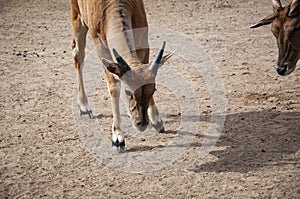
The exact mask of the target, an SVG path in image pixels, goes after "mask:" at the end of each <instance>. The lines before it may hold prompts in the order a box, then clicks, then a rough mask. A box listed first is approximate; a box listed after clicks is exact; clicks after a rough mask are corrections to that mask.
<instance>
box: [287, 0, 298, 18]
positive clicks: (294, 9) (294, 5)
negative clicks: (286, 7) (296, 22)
mask: <svg viewBox="0 0 300 199" xmlns="http://www.w3.org/2000/svg"><path fill="white" fill-rule="evenodd" d="M299 6H300V0H293V1H292V3H291V8H290V11H289V15H288V16H293V15H296V14H298V13H299Z"/></svg>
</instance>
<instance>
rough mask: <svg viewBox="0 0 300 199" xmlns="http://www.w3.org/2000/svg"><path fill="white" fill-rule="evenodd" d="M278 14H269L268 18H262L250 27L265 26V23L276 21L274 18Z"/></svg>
mask: <svg viewBox="0 0 300 199" xmlns="http://www.w3.org/2000/svg"><path fill="white" fill-rule="evenodd" d="M276 16H277V15H276V14H275V13H273V14H271V15H269V16H267V17H266V18H264V19H262V20H260V21H259V22H257V23H256V24H253V25H252V26H250V28H258V27H260V26H265V25H268V24H271V23H272V22H273V21H274V19H275V18H276Z"/></svg>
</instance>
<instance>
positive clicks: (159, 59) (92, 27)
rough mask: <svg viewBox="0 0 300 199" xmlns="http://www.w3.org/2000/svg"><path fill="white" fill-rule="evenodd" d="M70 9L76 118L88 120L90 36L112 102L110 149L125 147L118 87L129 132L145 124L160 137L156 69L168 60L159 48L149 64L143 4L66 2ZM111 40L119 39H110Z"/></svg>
mask: <svg viewBox="0 0 300 199" xmlns="http://www.w3.org/2000/svg"><path fill="white" fill-rule="evenodd" d="M70 5H71V20H72V30H73V43H72V49H73V55H72V56H73V62H74V65H75V69H76V74H77V79H78V105H79V108H80V112H81V114H88V115H89V116H90V117H91V114H92V112H91V110H90V108H89V106H88V99H87V96H86V93H85V89H84V83H83V76H82V68H83V61H84V57H85V52H84V50H85V45H86V34H87V32H88V31H89V32H90V34H91V37H92V39H93V43H94V45H95V46H96V47H97V53H98V56H99V58H100V59H101V61H102V63H103V65H104V69H105V74H106V80H107V84H108V90H109V93H110V96H111V101H112V112H113V124H112V145H113V148H114V149H117V151H118V152H122V151H123V150H124V147H125V140H124V132H123V131H122V129H121V117H120V110H119V99H120V92H123V91H121V82H122V83H123V84H124V85H125V86H124V87H125V89H124V92H125V96H127V101H128V109H129V115H130V118H131V121H132V124H133V126H134V127H135V128H136V129H138V130H139V131H144V130H145V129H146V128H147V126H148V124H149V123H150V124H151V125H152V126H153V127H154V128H155V129H156V131H158V132H163V131H164V126H163V121H162V119H161V117H160V116H159V112H158V109H157V107H156V105H155V102H154V99H153V94H154V92H155V77H156V74H157V71H158V68H159V67H160V66H161V65H162V64H163V63H164V62H165V61H166V60H168V59H169V58H170V57H171V56H172V53H170V54H168V55H165V56H163V52H164V48H165V42H164V44H163V46H162V48H161V49H160V50H159V52H158V54H157V55H156V57H155V58H154V60H153V62H152V63H151V64H148V63H149V45H148V23H147V19H146V13H145V8H144V4H143V1H142V0H70ZM135 29H140V30H139V31H138V33H135V32H134V31H133V30H135ZM115 35H118V37H116V38H114V36H115ZM141 47H142V48H141ZM120 52H121V53H120ZM122 52H123V54H122ZM119 53H120V54H122V56H121V55H120V54H119ZM149 120H150V121H149Z"/></svg>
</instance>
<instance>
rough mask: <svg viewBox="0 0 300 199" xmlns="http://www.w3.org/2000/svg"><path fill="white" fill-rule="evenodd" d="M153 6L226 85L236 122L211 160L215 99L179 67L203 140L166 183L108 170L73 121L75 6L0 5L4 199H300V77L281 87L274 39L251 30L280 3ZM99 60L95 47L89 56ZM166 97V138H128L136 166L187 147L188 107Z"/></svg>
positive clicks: (163, 174)
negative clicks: (206, 142)
mask: <svg viewBox="0 0 300 199" xmlns="http://www.w3.org/2000/svg"><path fill="white" fill-rule="evenodd" d="M145 6H146V10H147V13H148V20H149V25H150V26H152V27H161V28H168V29H171V30H174V31H178V32H181V33H183V34H185V35H187V36H188V37H190V38H191V39H193V40H194V41H195V42H196V43H199V44H200V45H202V46H204V47H205V48H206V49H207V51H208V53H209V55H210V56H211V58H212V60H213V61H214V62H215V64H216V65H217V67H218V70H219V72H220V74H221V75H222V81H223V83H224V86H225V91H226V101H227V103H226V115H225V116H226V121H225V124H224V128H223V129H222V131H221V132H220V133H221V135H220V137H219V139H218V142H217V143H216V146H215V147H214V148H213V150H212V151H211V152H210V153H209V154H208V155H207V156H205V157H202V158H200V157H199V150H200V148H201V146H202V143H203V138H204V136H203V132H204V130H205V129H207V126H208V125H209V123H210V119H209V118H210V117H211V107H212V105H211V98H210V95H209V92H208V91H207V88H206V86H205V83H204V81H203V79H202V78H201V77H198V76H195V75H193V74H192V73H191V72H190V70H189V67H187V66H186V65H185V62H183V61H181V60H180V59H179V56H174V59H172V60H171V61H170V62H169V63H168V64H167V66H170V67H171V66H172V67H174V68H175V69H176V68H177V69H178V70H180V71H182V74H183V76H184V77H185V78H186V79H187V81H188V82H190V84H191V85H192V87H193V89H194V94H195V96H196V97H195V99H194V100H196V101H197V102H198V103H199V104H200V107H201V110H202V111H201V112H200V113H199V115H196V116H195V118H197V116H199V117H200V125H199V129H197V130H196V131H193V132H190V133H191V134H193V135H194V139H193V140H192V142H191V144H190V145H189V147H188V148H187V149H186V150H185V151H184V153H182V154H181V156H180V157H178V158H177V159H176V160H174V162H172V164H169V165H168V166H166V167H164V168H162V169H159V170H157V171H152V172H139V173H131V172H128V171H120V169H116V168H114V167H111V166H108V165H107V164H106V163H105V162H103V161H101V160H100V159H101V158H100V159H99V158H97V156H95V155H93V154H92V153H91V152H90V150H88V149H87V147H86V146H85V145H84V144H83V142H82V139H81V135H80V134H79V133H78V128H77V123H78V121H77V120H75V119H74V118H76V116H74V114H75V115H76V110H75V111H74V112H73V110H74V109H73V105H72V104H73V97H74V85H75V73H74V67H73V65H72V61H71V26H70V20H69V19H70V14H69V5H68V2H67V1H58V0H55V1H47V0H41V1H33V0H26V1H21V0H12V1H1V2H0V44H1V48H0V54H1V57H0V63H1V67H0V88H1V95H0V108H1V112H0V118H1V120H0V160H1V161H0V198H300V95H299V93H300V92H299V91H300V86H299V84H298V82H300V67H299V66H298V69H296V71H295V72H294V73H293V74H292V75H290V76H289V77H279V76H278V75H277V74H276V71H275V69H274V67H273V66H274V64H275V62H276V57H277V49H276V44H275V40H274V38H273V37H272V34H271V32H270V27H262V28H260V29H257V30H251V29H249V26H250V25H251V24H252V23H254V22H256V21H257V20H259V19H261V18H263V17H264V16H266V15H268V14H269V13H270V12H272V7H271V5H270V1H268V0H264V1H261V0H254V1H237V0H227V1H222V0H218V1H212V0H207V1H197V0H193V1H192V0H190V1H186V2H184V1H179V0H172V1H166V0H151V1H146V2H145ZM173 42H179V43H180V41H176V40H174V41H173ZM92 49H93V46H92V43H91V40H90V39H89V40H88V48H87V52H90V51H91V50H92ZM195 53H197V52H195ZM152 56H153V55H152ZM99 82H100V83H99V87H98V88H97V89H98V90H97V91H98V92H97V95H96V99H95V100H94V101H95V102H94V103H95V110H94V113H95V114H96V115H97V121H98V122H99V125H101V127H102V129H103V132H104V133H103V134H102V136H105V137H107V138H108V139H109V136H110V129H111V117H112V116H111V109H110V99H109V95H108V93H107V91H106V84H105V81H104V79H103V76H102V77H101V76H100V77H99ZM163 89H164V88H161V89H160V90H159V91H158V92H157V94H156V98H157V101H158V104H161V107H164V114H165V120H166V129H167V132H166V133H164V134H155V133H153V132H151V133H150V136H146V135H144V137H143V136H142V138H141V137H139V136H137V135H136V134H133V135H129V136H128V138H127V146H126V150H127V154H133V155H137V156H143V154H146V153H148V152H155V151H159V150H160V149H163V148H164V147H165V146H166V145H167V144H168V142H169V141H170V140H171V139H172V138H174V137H176V136H178V132H176V129H177V128H178V127H179V126H180V124H179V123H180V117H181V114H180V109H179V108H178V102H177V101H176V99H175V100H173V99H174V96H173V94H172V92H171V91H168V90H165V91H164V90H163ZM102 90H103V92H102ZM163 92H166V93H167V95H163V94H162V93H163ZM195 118H194V120H195V121H196V122H197V120H196V119H195ZM85 119H86V118H83V120H85ZM191 120H193V118H191ZM76 121H77V122H76ZM179 136H180V135H179ZM99 139H100V138H99ZM108 144H110V143H108ZM175 147H180V146H175ZM98 155H99V156H101V152H100V153H99V154H98ZM120 157H123V156H122V155H120ZM120 157H116V158H120Z"/></svg>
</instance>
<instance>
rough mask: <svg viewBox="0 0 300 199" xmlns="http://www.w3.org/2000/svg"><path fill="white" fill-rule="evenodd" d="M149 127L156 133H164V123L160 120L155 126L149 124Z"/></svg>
mask: <svg viewBox="0 0 300 199" xmlns="http://www.w3.org/2000/svg"><path fill="white" fill-rule="evenodd" d="M151 125H152V126H153V128H154V129H155V130H156V132H158V133H164V132H165V127H164V122H163V121H162V120H160V122H157V124H151Z"/></svg>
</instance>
